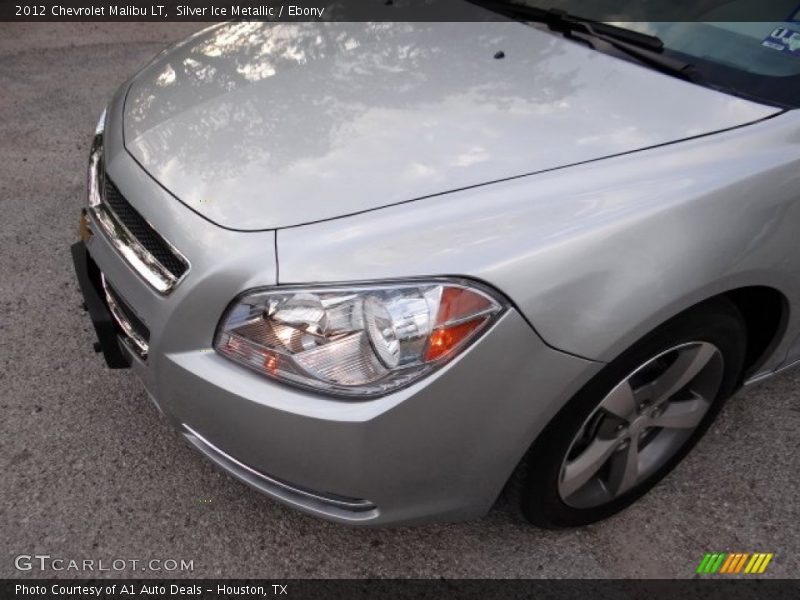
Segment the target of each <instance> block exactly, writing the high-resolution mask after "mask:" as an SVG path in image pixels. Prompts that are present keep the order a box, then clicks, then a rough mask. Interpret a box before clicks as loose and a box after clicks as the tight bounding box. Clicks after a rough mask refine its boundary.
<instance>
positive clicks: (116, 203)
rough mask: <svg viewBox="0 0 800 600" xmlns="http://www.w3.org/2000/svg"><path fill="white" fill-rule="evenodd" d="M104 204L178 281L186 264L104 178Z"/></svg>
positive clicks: (184, 271) (111, 183)
mask: <svg viewBox="0 0 800 600" xmlns="http://www.w3.org/2000/svg"><path fill="white" fill-rule="evenodd" d="M104 200H105V203H106V205H107V206H108V207H109V208H110V209H111V210H112V212H113V213H114V214H115V215H116V217H117V218H118V219H119V220H120V221H121V222H122V224H123V225H124V226H125V228H126V229H127V230H128V231H129V232H130V234H131V235H132V236H133V237H135V238H136V240H137V241H138V242H139V243H140V244H141V245H142V246H144V248H145V249H146V250H147V251H148V252H149V253H150V254H151V255H152V256H153V258H154V259H155V260H157V261H158V262H159V264H161V266H163V267H164V268H165V269H166V270H167V271H169V272H170V273H171V274H172V275H173V276H174V277H175V279H180V278H181V277H182V276H183V274H184V273H186V269H187V268H188V267H187V265H186V263H185V262H184V261H183V260H182V259H181V258H180V257H179V256H177V254H176V253H175V251H174V250H173V249H172V248H171V247H170V245H169V244H168V243H167V242H166V241H165V240H164V238H162V237H161V236H160V235H159V234H158V233H157V232H156V230H155V229H153V227H152V226H151V225H150V223H148V222H147V221H146V220H145V219H144V217H142V215H140V214H139V213H138V212H137V211H136V209H135V208H133V206H131V205H130V203H129V202H128V201H127V200H126V199H125V197H124V196H123V195H122V194H121V193H120V191H119V189H117V186H116V185H114V183H113V182H112V181H111V180H110V179H109V178H108V177H106V178H105V198H104Z"/></svg>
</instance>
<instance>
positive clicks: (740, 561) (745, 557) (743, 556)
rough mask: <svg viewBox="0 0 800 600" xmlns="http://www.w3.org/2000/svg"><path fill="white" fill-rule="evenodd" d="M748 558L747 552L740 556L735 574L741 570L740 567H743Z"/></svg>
mask: <svg viewBox="0 0 800 600" xmlns="http://www.w3.org/2000/svg"><path fill="white" fill-rule="evenodd" d="M748 556H750V555H749V554H748V553H747V552H745V553H744V554H742V557H741V558H740V559H739V564H737V565H736V572H737V573H738V572H739V571H741V570H742V567H743V566H744V562H745V561H746V560H747V557H748Z"/></svg>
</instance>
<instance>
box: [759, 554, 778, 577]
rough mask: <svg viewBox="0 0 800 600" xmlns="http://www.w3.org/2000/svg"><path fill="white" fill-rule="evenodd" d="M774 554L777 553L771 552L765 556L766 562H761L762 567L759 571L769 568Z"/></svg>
mask: <svg viewBox="0 0 800 600" xmlns="http://www.w3.org/2000/svg"><path fill="white" fill-rule="evenodd" d="M773 556H775V555H774V554H773V553H772V552H770V553H769V554H767V555H766V556H765V557H764V562H762V563H761V568H760V569H759V570H758V572H759V573H763V572H764V571H766V570H767V565H768V564H769V561H771V560H772V557H773Z"/></svg>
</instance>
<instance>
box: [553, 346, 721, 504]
mask: <svg viewBox="0 0 800 600" xmlns="http://www.w3.org/2000/svg"><path fill="white" fill-rule="evenodd" d="M723 371H724V362H723V358H722V353H721V352H720V351H719V349H718V348H717V347H716V346H714V345H713V344H710V343H708V342H689V343H685V344H681V345H678V346H675V347H673V348H670V349H669V350H667V351H665V352H662V353H661V354H658V355H657V356H655V357H653V358H651V359H650V360H648V361H647V362H645V363H644V364H642V365H641V366H640V367H639V368H637V369H636V370H635V371H634V372H633V373H631V374H630V375H628V376H627V377H626V378H625V379H623V380H622V381H621V382H620V383H619V384H617V385H616V386H615V387H614V388H613V389H612V390H611V391H610V392H609V393H608V394H607V395H606V396H605V398H603V400H602V401H601V402H600V404H599V405H598V406H597V408H596V409H595V410H594V411H593V412H592V414H591V415H589V417H588V418H587V419H586V421H585V422H584V423H583V425H582V426H581V428H580V430H579V431H578V433H577V434H576V435H575V437H574V439H573V440H572V443H571V444H570V447H569V450H568V451H567V453H566V456H565V457H564V460H563V462H562V464H561V471H560V474H559V481H558V491H559V495H560V496H561V499H562V500H563V501H564V502H565V503H566V504H568V505H570V506H572V507H575V508H592V507H597V506H601V505H603V504H607V503H609V502H612V501H613V500H615V499H616V498H619V497H620V496H623V495H625V494H627V493H629V492H630V491H631V490H633V489H635V488H636V487H637V486H638V485H639V484H640V483H642V482H643V481H644V480H645V479H647V478H648V477H650V475H652V474H653V473H654V472H655V471H657V470H658V469H659V468H660V467H662V466H663V465H664V464H665V463H666V462H668V461H669V460H670V459H671V458H672V457H673V456H674V455H675V454H676V453H677V452H678V451H679V450H680V449H681V447H683V446H684V445H685V444H686V442H687V441H688V439H689V438H690V437H691V435H692V433H693V432H694V430H695V429H696V428H697V427H698V426H699V425H700V423H701V422H702V421H703V417H704V416H705V414H706V413H707V412H708V409H709V408H710V407H711V403H712V402H713V401H714V399H715V398H716V397H717V394H718V393H719V389H720V386H721V384H722V376H723Z"/></svg>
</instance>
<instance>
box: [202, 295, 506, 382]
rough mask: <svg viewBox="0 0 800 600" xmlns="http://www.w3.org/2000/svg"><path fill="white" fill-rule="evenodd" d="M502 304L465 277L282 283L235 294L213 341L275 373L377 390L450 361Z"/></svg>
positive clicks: (238, 357)
mask: <svg viewBox="0 0 800 600" xmlns="http://www.w3.org/2000/svg"><path fill="white" fill-rule="evenodd" d="M504 308H505V304H504V302H503V301H502V300H500V299H499V298H497V297H496V296H495V295H494V294H493V293H492V292H490V291H489V290H487V289H486V288H484V287H483V286H478V285H476V284H473V283H469V282H466V281H464V280H460V279H459V280H433V281H420V282H416V281H415V282H408V283H398V284H386V285H369V286H367V285H364V286H361V285H358V286H345V287H313V288H295V287H291V288H284V289H280V288H275V289H271V290H264V291H253V292H250V293H247V294H245V295H243V296H241V297H239V298H238V299H237V300H236V301H234V303H233V304H232V306H231V307H230V308H229V309H228V311H227V312H226V313H225V315H224V316H223V318H222V322H221V323H220V327H219V330H218V332H217V335H216V339H215V340H214V347H215V348H216V350H217V351H218V352H220V353H221V354H223V355H224V356H227V357H228V358H231V359H232V360H234V361H236V362H239V363H241V364H243V365H246V366H248V367H250V368H251V369H254V370H256V371H258V372H259V373H262V374H263V375H266V376H268V377H272V378H274V379H278V380H281V381H286V382H289V383H293V384H296V385H300V386H304V387H311V388H315V389H318V390H324V391H326V392H328V393H334V394H342V395H349V396H361V397H366V396H376V395H380V394H384V393H387V392H389V391H392V390H395V389H397V388H399V387H402V386H405V385H408V384H410V383H411V382H413V381H416V380H417V379H419V378H420V377H422V376H424V375H426V374H427V373H430V372H431V371H433V370H434V369H436V368H437V367H439V366H441V365H443V364H444V363H446V362H447V361H448V360H450V359H452V358H453V357H454V356H456V355H457V354H459V353H460V352H462V351H463V350H464V349H465V348H466V347H467V346H468V345H469V344H470V342H471V341H474V340H475V339H476V338H477V337H478V336H479V335H480V333H481V332H482V331H484V330H485V329H486V328H487V327H488V326H489V325H490V323H491V322H492V321H493V320H494V319H496V318H497V317H498V316H499V315H500V313H501V312H502V311H503V310H504Z"/></svg>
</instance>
